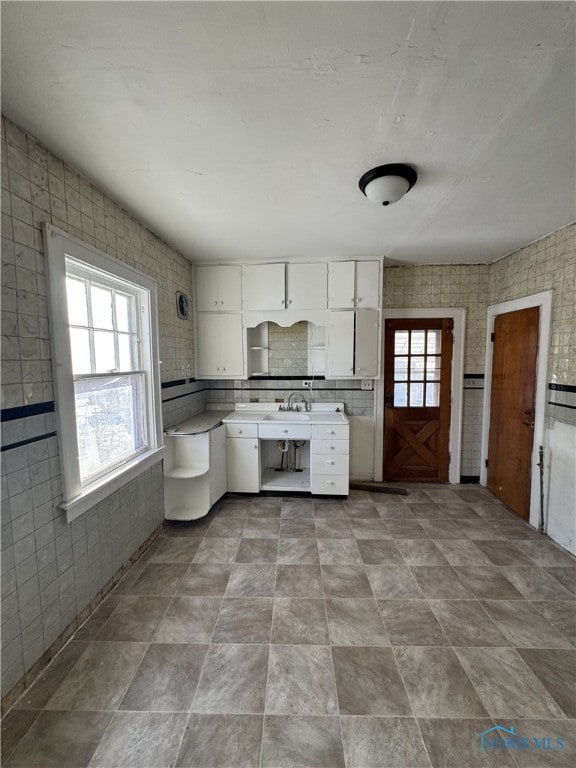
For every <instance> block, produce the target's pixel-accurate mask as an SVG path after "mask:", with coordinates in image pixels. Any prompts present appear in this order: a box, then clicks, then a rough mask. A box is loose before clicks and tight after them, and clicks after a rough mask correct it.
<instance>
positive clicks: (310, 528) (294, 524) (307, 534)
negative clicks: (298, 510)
mask: <svg viewBox="0 0 576 768" xmlns="http://www.w3.org/2000/svg"><path fill="white" fill-rule="evenodd" d="M315 534H316V527H315V525H314V519H313V518H312V517H310V518H298V517H295V518H294V517H289V518H283V519H282V520H281V521H280V537H281V538H283V539H309V538H314V536H315Z"/></svg>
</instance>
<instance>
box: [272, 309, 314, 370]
mask: <svg viewBox="0 0 576 768" xmlns="http://www.w3.org/2000/svg"><path fill="white" fill-rule="evenodd" d="M268 346H269V351H268V366H269V368H268V370H269V371H270V375H271V376H298V375H300V376H306V374H307V372H308V323H304V322H302V323H294V325H291V326H289V327H288V328H283V327H282V326H280V325H277V324H276V323H268Z"/></svg>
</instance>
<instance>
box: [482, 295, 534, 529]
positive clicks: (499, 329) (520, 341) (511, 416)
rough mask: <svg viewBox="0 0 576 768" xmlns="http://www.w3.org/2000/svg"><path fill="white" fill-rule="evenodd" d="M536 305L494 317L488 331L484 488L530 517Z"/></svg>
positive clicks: (519, 513) (525, 516)
mask: <svg viewBox="0 0 576 768" xmlns="http://www.w3.org/2000/svg"><path fill="white" fill-rule="evenodd" d="M539 323H540V310H539V308H538V307H530V308H529V309H522V310H520V311H518V312H507V313H505V314H502V315H497V316H496V318H495V320H494V333H493V334H492V344H493V349H492V388H491V394H490V435H489V440H488V473H487V487H488V489H489V490H490V491H492V493H493V494H494V495H495V496H497V497H498V498H499V499H500V500H501V501H502V502H504V504H506V505H507V506H508V507H510V509H512V510H513V511H514V512H516V514H517V515H519V517H521V518H523V519H524V520H528V518H529V516H530V485H531V479H532V478H531V475H532V472H531V469H532V449H533V445H534V396H535V392H536V361H537V357H538V328H539Z"/></svg>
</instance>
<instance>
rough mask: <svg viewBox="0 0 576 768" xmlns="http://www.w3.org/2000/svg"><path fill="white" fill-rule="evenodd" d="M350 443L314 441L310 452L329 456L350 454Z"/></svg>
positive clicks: (342, 441) (346, 441)
mask: <svg viewBox="0 0 576 768" xmlns="http://www.w3.org/2000/svg"><path fill="white" fill-rule="evenodd" d="M349 447H350V443H349V441H348V440H312V442H311V443H310V450H311V451H312V453H324V454H327V455H330V454H334V453H349Z"/></svg>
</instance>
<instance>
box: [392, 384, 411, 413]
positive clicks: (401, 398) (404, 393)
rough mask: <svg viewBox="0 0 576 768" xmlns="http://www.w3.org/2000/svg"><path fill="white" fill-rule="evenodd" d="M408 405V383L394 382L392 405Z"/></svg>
mask: <svg viewBox="0 0 576 768" xmlns="http://www.w3.org/2000/svg"><path fill="white" fill-rule="evenodd" d="M407 405H408V385H407V384H394V407H395V408H406V406H407Z"/></svg>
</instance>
